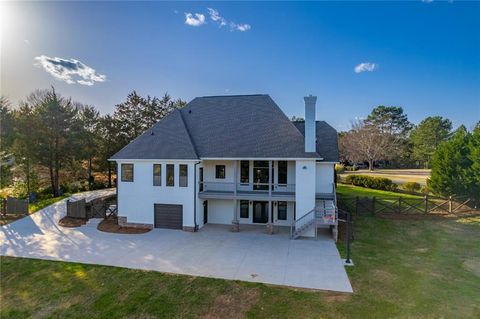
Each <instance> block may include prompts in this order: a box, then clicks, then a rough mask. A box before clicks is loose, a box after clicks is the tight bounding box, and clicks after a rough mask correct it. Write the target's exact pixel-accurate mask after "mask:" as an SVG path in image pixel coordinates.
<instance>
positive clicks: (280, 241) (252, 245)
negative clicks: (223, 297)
mask: <svg viewBox="0 0 480 319" xmlns="http://www.w3.org/2000/svg"><path fill="white" fill-rule="evenodd" d="M109 192H112V191H111V190H102V191H94V192H88V193H83V194H78V195H75V196H73V197H74V199H80V198H87V199H91V198H94V197H98V196H104V195H106V194H108V193H109ZM64 214H65V200H63V201H60V202H58V203H56V204H53V205H51V206H49V207H46V208H44V209H42V210H40V211H38V212H37V213H35V214H32V215H30V216H27V217H25V218H22V219H20V220H17V221H15V222H13V223H11V224H8V225H5V226H3V227H0V245H1V246H0V255H4V256H16V257H28V258H39V259H49V260H62V261H71V262H81V263H87V264H102V265H112V266H119V267H127V268H135V269H145V270H156V271H162V272H169V273H178V274H187V275H194V276H205V277H214V278H224V279H235V280H244V281H255V282H263V283H269V284H275V285H286V286H293V287H300V288H312V289H325V290H334V291H342V292H352V287H351V285H350V282H349V280H348V277H347V275H346V272H345V269H344V267H343V265H342V261H341V259H340V256H339V253H338V250H337V248H336V246H335V243H334V242H333V240H331V239H330V238H329V237H328V236H321V237H320V238H319V240H316V241H315V240H307V239H304V240H302V239H300V240H290V239H289V238H288V234H286V233H280V234H275V235H267V234H264V233H263V232H262V231H261V230H260V229H259V228H258V227H243V230H242V231H241V232H239V233H231V232H229V231H228V227H226V226H221V225H207V226H205V227H204V228H203V229H202V230H201V231H199V232H197V233H189V232H184V231H178V230H166V229H154V230H152V231H150V232H148V233H146V234H135V235H127V234H111V233H104V232H100V231H98V230H97V229H95V228H90V227H79V228H73V229H72V228H64V227H60V226H58V224H57V222H58V220H59V219H60V218H62V217H63V216H64Z"/></svg>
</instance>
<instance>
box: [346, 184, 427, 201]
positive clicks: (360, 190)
mask: <svg viewBox="0 0 480 319" xmlns="http://www.w3.org/2000/svg"><path fill="white" fill-rule="evenodd" d="M337 196H338V197H340V198H342V197H355V196H359V197H373V196H375V197H377V198H386V197H392V196H393V197H397V198H398V197H402V198H422V196H417V195H410V194H403V193H396V192H387V191H381V190H376V189H371V188H365V187H360V186H353V185H348V184H337Z"/></svg>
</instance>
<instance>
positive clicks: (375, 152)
mask: <svg viewBox="0 0 480 319" xmlns="http://www.w3.org/2000/svg"><path fill="white" fill-rule="evenodd" d="M391 142H392V140H391V137H390V135H388V134H384V133H382V132H381V131H380V130H379V129H378V128H377V127H375V126H373V125H365V124H364V122H363V121H357V122H352V128H351V130H350V131H348V132H346V133H343V134H342V135H341V136H340V153H341V154H342V157H344V158H345V159H347V160H349V161H352V162H363V161H368V167H369V169H370V170H373V163H374V161H376V160H379V159H385V158H388V157H389V153H390V152H391V151H392V144H391Z"/></svg>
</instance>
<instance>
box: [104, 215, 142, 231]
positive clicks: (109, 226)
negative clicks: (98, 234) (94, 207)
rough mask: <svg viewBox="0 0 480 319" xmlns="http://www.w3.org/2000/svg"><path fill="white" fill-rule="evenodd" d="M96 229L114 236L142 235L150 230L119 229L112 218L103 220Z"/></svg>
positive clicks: (116, 221)
mask: <svg viewBox="0 0 480 319" xmlns="http://www.w3.org/2000/svg"><path fill="white" fill-rule="evenodd" d="M97 229H98V230H100V231H103V232H106V233H116V234H144V233H147V232H149V231H150V230H151V229H150V228H139V227H121V226H119V225H118V220H117V219H116V218H113V217H112V218H108V219H105V220H103V221H102V222H101V223H100V224H98V227H97Z"/></svg>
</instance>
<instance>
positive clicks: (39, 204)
mask: <svg viewBox="0 0 480 319" xmlns="http://www.w3.org/2000/svg"><path fill="white" fill-rule="evenodd" d="M70 196H71V194H63V195H62V196H58V197H50V198H44V199H39V200H37V201H36V202H35V203H30V204H28V211H29V213H30V214H32V213H34V212H36V211H38V210H40V209H42V208H45V207H47V206H48V205H52V204H53V203H56V202H58V201H60V200H62V199H64V198H67V197H70ZM23 217H25V216H24V215H7V216H6V217H1V218H0V226H2V225H6V224H8V223H11V222H13V221H15V220H17V219H20V218H23Z"/></svg>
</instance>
